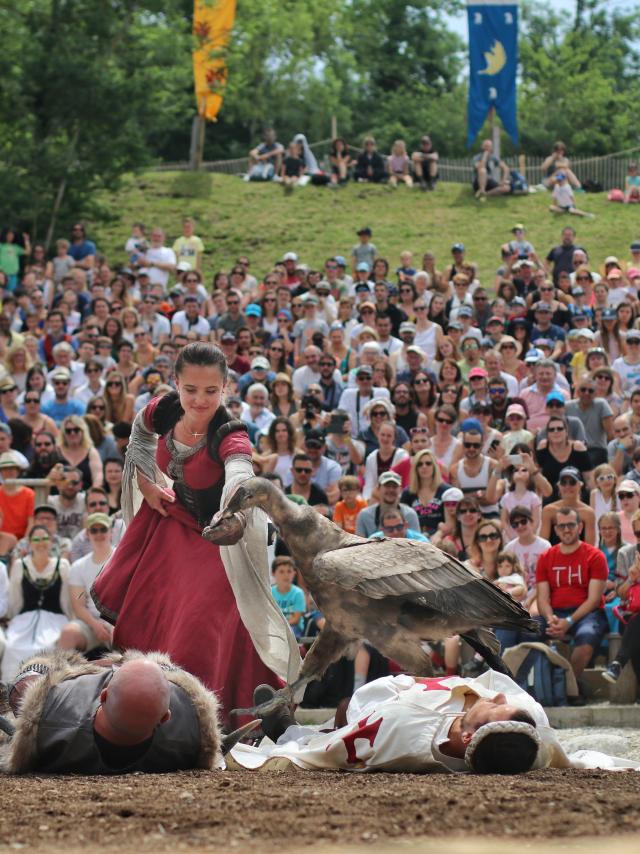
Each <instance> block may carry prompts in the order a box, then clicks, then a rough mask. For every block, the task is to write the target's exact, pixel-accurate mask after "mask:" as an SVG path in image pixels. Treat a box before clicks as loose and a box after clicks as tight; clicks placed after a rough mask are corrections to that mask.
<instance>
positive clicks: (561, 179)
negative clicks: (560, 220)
mask: <svg viewBox="0 0 640 854" xmlns="http://www.w3.org/2000/svg"><path fill="white" fill-rule="evenodd" d="M554 179H555V180H554V186H553V204H552V205H550V206H549V210H550V211H551V213H554V214H572V215H573V216H585V217H589V218H590V219H593V218H594V216H595V215H594V214H592V213H587V212H586V211H583V210H580V208H578V206H577V205H576V197H575V196H574V195H573V190H572V189H571V186H570V185H569V181H568V180H567V174H566V172H556V174H555V176H554Z"/></svg>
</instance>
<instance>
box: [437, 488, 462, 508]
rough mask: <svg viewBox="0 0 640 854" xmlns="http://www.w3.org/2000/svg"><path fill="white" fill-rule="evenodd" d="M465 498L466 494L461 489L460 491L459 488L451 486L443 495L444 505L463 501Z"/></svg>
mask: <svg viewBox="0 0 640 854" xmlns="http://www.w3.org/2000/svg"><path fill="white" fill-rule="evenodd" d="M463 498H464V492H463V491H462V490H461V489H458V487H457V486H450V487H449V489H445V491H444V492H443V493H442V499H441V500H442V503H443V504H447V503H448V502H449V501H451V502H453V501H462V499H463Z"/></svg>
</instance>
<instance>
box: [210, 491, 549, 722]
mask: <svg viewBox="0 0 640 854" xmlns="http://www.w3.org/2000/svg"><path fill="white" fill-rule="evenodd" d="M252 507H259V508H261V509H262V510H264V511H265V513H267V515H268V516H269V517H270V518H271V520H272V521H273V523H274V524H275V525H276V527H277V528H278V531H279V533H280V536H281V537H282V539H283V540H284V541H285V543H286V545H287V547H288V549H289V551H290V553H291V556H292V558H293V559H294V561H295V564H296V567H297V568H298V571H299V572H300V575H301V576H302V578H303V580H304V583H305V585H306V586H307V588H308V590H309V592H310V593H311V595H312V596H313V599H314V601H315V603H316V605H317V606H318V608H319V609H320V611H321V612H322V614H323V616H324V618H325V626H324V628H323V629H322V631H321V632H320V634H319V635H318V637H317V638H316V639H315V641H314V643H313V645H312V646H311V648H310V650H309V652H308V653H307V655H306V657H305V659H304V662H303V665H302V669H301V671H300V675H299V677H298V678H297V679H296V681H295V682H293V683H292V684H291V685H288V686H286V687H285V688H283V689H282V690H281V691H279V692H277V694H276V696H275V697H274V698H273V699H272V700H271V701H269V702H267V703H266V704H262V705H261V706H259V707H256V708H254V709H251V710H248V709H245V710H237V711H239V712H240V711H242V712H243V713H245V714H256V715H260V716H262V715H264V714H269V713H271V712H273V711H275V710H276V709H277V708H278V707H279V706H281V705H283V704H285V703H287V704H290V703H292V702H293V700H294V697H295V698H298V697H299V696H301V694H302V692H303V690H304V688H305V687H306V685H307V684H308V683H309V682H313V681H314V680H316V679H320V678H321V677H322V675H323V674H324V672H325V670H326V669H327V668H328V667H329V665H330V664H332V663H333V662H334V661H337V660H338V659H339V658H341V657H342V656H343V655H348V656H349V655H350V656H353V655H354V654H355V652H356V651H357V648H358V645H359V643H360V642H361V641H362V639H365V638H366V640H367V641H368V642H369V643H370V644H371V645H372V646H374V647H375V648H376V649H377V650H378V651H379V652H381V653H382V654H383V655H385V656H387V657H388V658H391V659H393V660H394V661H396V662H398V664H400V665H401V666H402V667H403V668H405V670H406V671H407V672H409V673H411V674H414V675H416V676H429V675H431V674H432V673H433V669H432V666H431V659H430V658H429V655H428V654H427V653H426V652H425V650H424V645H425V642H427V641H436V640H442V639H444V638H447V637H450V636H451V635H454V634H459V635H460V636H461V637H463V638H464V640H466V641H467V643H469V644H470V646H472V647H473V648H474V649H475V650H476V651H478V652H479V653H481V655H482V656H483V657H484V659H485V661H486V662H487V664H488V665H489V666H490V667H491V668H493V669H494V670H498V671H499V672H502V673H509V670H508V669H507V668H506V666H505V665H504V663H503V662H502V659H501V658H500V655H499V652H500V644H499V643H498V640H497V638H496V636H495V635H494V633H493V632H492V631H491V628H490V627H491V626H504V627H506V628H514V629H523V630H526V631H531V632H536V633H537V632H538V626H537V624H536V623H535V622H534V621H533V620H532V619H531V617H530V616H529V614H528V613H527V611H525V610H524V608H522V607H521V606H520V605H519V604H518V603H517V602H516V601H515V600H514V599H512V598H511V596H509V595H508V594H506V593H503V592H502V591H501V590H500V589H499V588H498V587H496V586H495V585H494V584H492V583H491V582H490V581H487V580H486V579H485V578H482V577H481V576H480V575H478V574H477V573H475V572H473V571H472V570H470V569H467V567H465V566H464V565H463V564H462V563H460V561H459V560H457V559H456V558H454V557H451V556H450V555H448V554H446V553H445V552H443V551H441V550H440V549H438V548H436V547H435V546H432V545H431V544H430V543H422V542H416V541H413V540H405V539H373V540H367V539H364V538H363V537H358V536H354V535H352V534H348V533H346V532H345V531H343V530H342V528H339V527H338V526H337V525H336V524H334V523H333V522H330V521H329V520H328V519H326V518H325V517H324V516H322V515H320V514H319V513H318V512H317V511H315V510H314V509H313V508H312V507H309V506H305V505H300V504H296V503H294V502H293V501H290V500H289V499H288V498H287V496H286V495H285V494H284V493H283V492H282V491H281V490H280V489H278V487H276V486H274V485H273V483H272V482H271V481H268V480H265V479H263V478H260V477H254V478H250V479H249V480H246V481H244V482H243V483H242V484H241V485H240V486H239V487H238V489H237V490H236V492H235V493H234V494H233V495H232V497H231V499H230V500H229V502H228V504H227V506H226V508H225V509H224V510H222V511H220V512H219V513H218V514H217V515H216V516H214V518H213V520H212V522H211V525H209V526H208V527H206V528H205V529H204V531H203V532H202V536H203V537H205V538H206V539H207V540H210V541H211V542H215V543H219V544H224V543H229V542H236V541H237V539H238V537H239V535H241V532H242V531H243V530H244V525H245V523H246V520H245V517H244V511H246V510H249V509H250V508H252Z"/></svg>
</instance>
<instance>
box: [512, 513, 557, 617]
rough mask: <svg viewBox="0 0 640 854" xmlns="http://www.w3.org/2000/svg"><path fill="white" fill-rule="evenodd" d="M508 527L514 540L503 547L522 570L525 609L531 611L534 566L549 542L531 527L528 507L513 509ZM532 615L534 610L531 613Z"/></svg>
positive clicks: (533, 605) (534, 580)
mask: <svg viewBox="0 0 640 854" xmlns="http://www.w3.org/2000/svg"><path fill="white" fill-rule="evenodd" d="M509 527H510V528H511V530H512V531H514V532H515V537H514V539H512V540H510V541H509V542H508V543H507V544H506V545H505V547H504V550H505V552H511V553H513V554H514V555H515V556H516V558H517V559H518V562H519V564H520V566H521V567H522V569H523V572H524V577H525V582H526V586H527V591H528V596H527V599H526V602H525V604H526V607H527V608H531V609H533V608H534V607H537V606H535V598H536V565H537V563H538V558H539V557H540V555H541V554H543V552H546V551H547V549H549V548H551V543H550V542H549V540H545V539H544V538H543V537H539V536H538V535H537V534H536V528H535V527H534V525H533V514H532V512H531V510H530V509H529V508H528V507H520V506H516V507H514V508H513V509H512V510H511V512H510V513H509ZM531 613H534V610H532V611H531Z"/></svg>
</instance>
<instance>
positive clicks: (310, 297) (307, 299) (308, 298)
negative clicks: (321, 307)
mask: <svg viewBox="0 0 640 854" xmlns="http://www.w3.org/2000/svg"><path fill="white" fill-rule="evenodd" d="M303 301H304V304H305V305H318V297H317V296H316V295H315V294H306V295H305V296H304V297H303Z"/></svg>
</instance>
